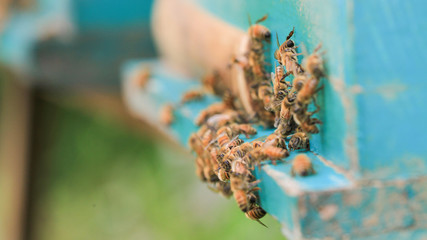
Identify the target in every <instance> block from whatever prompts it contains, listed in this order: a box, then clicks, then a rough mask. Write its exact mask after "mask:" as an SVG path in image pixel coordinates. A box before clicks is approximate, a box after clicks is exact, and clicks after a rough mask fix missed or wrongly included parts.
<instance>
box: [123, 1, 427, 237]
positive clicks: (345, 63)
mask: <svg viewBox="0 0 427 240" xmlns="http://www.w3.org/2000/svg"><path fill="white" fill-rule="evenodd" d="M196 4H197V5H199V6H201V7H202V8H203V9H204V10H206V11H208V12H210V13H211V14H213V15H214V16H215V17H217V18H220V19H222V20H225V21H226V22H228V23H229V24H232V25H235V26H237V27H238V28H240V29H242V30H243V31H244V30H245V29H247V27H248V23H247V13H250V14H251V15H252V16H262V15H264V14H266V13H268V14H269V16H268V19H267V20H266V21H265V22H264V23H263V24H264V25H265V26H267V27H268V28H269V29H270V30H271V31H272V33H273V34H274V33H275V32H277V33H278V35H279V36H280V37H281V38H282V39H284V38H285V36H286V35H287V34H288V32H289V31H290V30H291V29H292V27H295V29H296V34H295V38H294V39H295V41H296V42H297V44H300V43H304V45H305V46H306V48H307V49H308V50H309V52H311V51H312V50H313V49H314V48H315V47H316V45H317V44H318V43H322V44H323V49H324V50H326V53H325V55H324V58H325V59H326V68H327V69H328V79H327V80H325V81H324V84H325V89H324V91H323V93H322V95H323V96H322V100H321V101H322V111H321V113H320V117H321V119H322V121H323V122H324V124H323V125H322V129H321V134H320V135H319V136H315V137H314V138H313V139H312V143H313V144H312V149H311V150H312V152H313V154H310V156H311V158H312V160H313V162H314V166H315V167H316V170H317V174H316V175H314V176H310V177H306V178H292V177H291V176H290V166H289V164H287V165H286V164H285V165H277V166H273V165H267V166H264V167H262V168H260V169H259V170H258V172H257V177H258V178H259V179H261V180H262V182H261V184H260V186H261V189H262V190H261V193H260V194H261V205H262V207H263V208H265V209H266V210H267V212H268V213H270V214H271V215H273V216H275V217H276V218H277V219H278V220H279V221H280V222H281V223H282V224H283V232H284V233H285V235H286V236H288V237H290V238H292V239H302V238H304V239H306V238H310V239H311V238H316V239H317V238H326V237H332V238H337V239H340V238H346V237H348V238H352V239H353V238H354V239H424V238H427V231H426V227H427V221H426V220H427V208H426V206H427V205H425V202H426V201H427V195H426V193H425V192H426V190H427V189H426V187H427V182H426V177H425V175H426V161H427V152H426V148H424V147H423V144H422V141H421V138H422V134H423V133H425V132H426V127H424V125H423V124H422V121H423V119H424V117H423V116H425V115H426V114H427V112H426V111H427V110H426V109H425V108H423V106H422V101H423V100H422V99H424V98H425V97H424V94H423V89H424V88H423V85H425V83H424V82H423V81H422V80H421V79H422V76H423V74H422V69H423V68H422V67H421V66H420V65H421V64H422V63H424V62H426V56H427V55H426V54H425V53H424V51H425V48H424V45H425V44H424V43H425V42H426V40H427V39H426V38H425V37H424V34H423V32H425V30H427V29H426V28H427V25H426V24H425V23H424V21H423V20H422V18H423V12H424V10H425V6H426V5H427V4H426V3H424V2H421V1H416V2H408V1H399V0H395V1H341V0H328V1H314V0H313V1H297V0H291V1H286V2H283V1H278V0H272V1H267V2H259V1H243V0H237V1H233V2H229V1H206V0H199V1H196ZM272 52H273V51H271V54H272ZM271 59H273V58H272V57H271ZM270 63H272V64H273V65H274V62H273V61H271V62H270ZM151 64H156V63H151ZM162 69H164V68H162ZM131 71H132V70H131V68H130V67H129V66H128V68H125V71H124V72H131ZM156 74H159V75H158V76H157V75H156ZM162 74H163V73H161V72H156V71H155V75H156V78H157V79H161V80H163V81H165V82H168V81H175V80H174V78H170V77H162V76H161V75H162ZM175 78H178V77H177V75H175ZM157 84H160V83H157ZM166 85H167V84H166ZM148 92H150V87H149V88H148ZM139 94H141V92H139ZM137 95H138V91H137V92H134V93H133V94H132V91H130V92H128V96H127V99H128V100H129V102H130V103H131V108H132V109H133V110H134V111H136V112H138V111H139V110H138V109H137V108H138V107H137V106H138V105H141V103H138V101H143V100H142V99H139V100H136V96H137ZM143 95H144V94H143ZM146 95H147V93H146V94H145V96H146ZM148 95H149V96H150V94H148ZM168 96H169V95H163V96H157V95H156V94H154V95H153V96H151V98H159V97H161V98H162V97H163V98H164V99H163V101H164V102H166V101H169V99H168ZM132 102H133V104H132ZM207 103H208V102H201V103H197V104H196V103H192V105H191V106H183V107H182V108H180V109H178V111H177V114H178V116H179V117H178V121H177V123H175V125H173V129H174V134H175V136H176V137H178V138H179V139H180V141H181V142H182V143H186V140H187V139H188V136H189V133H190V132H191V131H194V129H195V127H194V125H192V124H191V123H192V121H193V119H194V117H195V116H196V115H197V114H194V113H193V114H188V112H189V111H190V110H189V109H191V112H195V110H200V109H201V106H206V104H207ZM132 106H133V107H132ZM140 108H141V107H140ZM140 110H141V109H140ZM196 112H197V111H196ZM145 114H147V113H145ZM154 118H155V117H154ZM184 125H186V126H188V127H183V126H184ZM265 134H266V132H262V131H261V132H260V133H259V135H258V136H260V135H265ZM258 136H257V137H258ZM292 158H293V156H292V155H291V157H290V159H291V160H292Z"/></svg>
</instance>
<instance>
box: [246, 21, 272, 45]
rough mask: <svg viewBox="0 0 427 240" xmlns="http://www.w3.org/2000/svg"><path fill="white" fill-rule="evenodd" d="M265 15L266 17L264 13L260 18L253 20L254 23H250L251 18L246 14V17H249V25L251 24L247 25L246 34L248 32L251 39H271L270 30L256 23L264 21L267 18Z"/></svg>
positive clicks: (267, 40) (268, 40)
mask: <svg viewBox="0 0 427 240" xmlns="http://www.w3.org/2000/svg"><path fill="white" fill-rule="evenodd" d="M267 17H268V15H264V16H263V17H262V18H260V19H258V20H257V21H256V22H255V25H252V24H251V19H250V17H249V16H248V18H249V25H251V26H250V27H249V30H248V34H249V36H250V37H251V38H252V39H256V40H259V41H266V42H268V43H269V42H270V41H271V32H270V30H268V28H266V27H264V26H262V25H259V24H258V23H260V22H263V21H265V20H266V19H267Z"/></svg>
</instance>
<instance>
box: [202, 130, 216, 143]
mask: <svg viewBox="0 0 427 240" xmlns="http://www.w3.org/2000/svg"><path fill="white" fill-rule="evenodd" d="M213 138H214V133H213V131H212V130H211V129H207V130H206V131H205V132H204V134H203V135H202V139H201V142H202V145H203V146H204V147H208V146H209V144H210V143H211V142H212V140H213Z"/></svg>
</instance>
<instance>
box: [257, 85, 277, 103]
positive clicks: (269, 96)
mask: <svg viewBox="0 0 427 240" xmlns="http://www.w3.org/2000/svg"><path fill="white" fill-rule="evenodd" d="M273 96H274V95H273V93H272V92H271V86H270V85H262V86H260V87H258V99H260V100H261V101H262V102H263V104H264V106H269V105H270V104H271V103H272V101H273Z"/></svg>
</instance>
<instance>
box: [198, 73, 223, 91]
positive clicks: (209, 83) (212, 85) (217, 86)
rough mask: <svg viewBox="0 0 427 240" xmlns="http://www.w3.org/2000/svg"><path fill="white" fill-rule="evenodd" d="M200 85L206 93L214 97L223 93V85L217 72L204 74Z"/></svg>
mask: <svg viewBox="0 0 427 240" xmlns="http://www.w3.org/2000/svg"><path fill="white" fill-rule="evenodd" d="M202 84H203V86H204V88H205V89H206V90H207V91H208V92H211V93H213V94H216V95H222V93H223V92H224V91H225V85H224V84H222V83H221V76H220V75H219V72H218V71H213V72H211V73H209V74H206V75H205V76H204V77H203V78H202Z"/></svg>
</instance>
